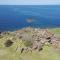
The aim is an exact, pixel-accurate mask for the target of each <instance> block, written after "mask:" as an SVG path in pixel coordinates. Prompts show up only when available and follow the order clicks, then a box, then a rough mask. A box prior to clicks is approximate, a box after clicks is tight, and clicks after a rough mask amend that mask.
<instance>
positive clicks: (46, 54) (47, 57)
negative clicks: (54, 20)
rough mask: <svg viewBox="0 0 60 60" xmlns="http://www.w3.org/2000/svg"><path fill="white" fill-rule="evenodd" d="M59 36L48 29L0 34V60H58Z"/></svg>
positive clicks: (32, 29)
mask: <svg viewBox="0 0 60 60" xmlns="http://www.w3.org/2000/svg"><path fill="white" fill-rule="evenodd" d="M59 51H60V34H55V33H52V32H51V30H49V29H39V28H23V29H21V30H17V31H14V32H10V31H8V32H0V59H1V60H28V59H30V60H40V59H41V60H60V57H59V56H60V53H59Z"/></svg>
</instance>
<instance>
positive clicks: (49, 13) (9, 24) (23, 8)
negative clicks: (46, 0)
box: [0, 5, 60, 31]
mask: <svg viewBox="0 0 60 60" xmlns="http://www.w3.org/2000/svg"><path fill="white" fill-rule="evenodd" d="M28 20H31V22H29V21H28ZM26 27H34V28H60V5H0V31H15V30H18V29H22V28H26Z"/></svg>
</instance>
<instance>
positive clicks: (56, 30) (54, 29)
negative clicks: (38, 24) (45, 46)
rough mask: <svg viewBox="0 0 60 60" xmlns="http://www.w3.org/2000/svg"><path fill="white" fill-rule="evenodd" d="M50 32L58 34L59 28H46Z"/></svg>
mask: <svg viewBox="0 0 60 60" xmlns="http://www.w3.org/2000/svg"><path fill="white" fill-rule="evenodd" d="M48 30H49V31H50V32H52V33H54V34H60V28H51V29H48Z"/></svg>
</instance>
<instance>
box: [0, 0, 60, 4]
mask: <svg viewBox="0 0 60 60" xmlns="http://www.w3.org/2000/svg"><path fill="white" fill-rule="evenodd" d="M0 5H60V0H0Z"/></svg>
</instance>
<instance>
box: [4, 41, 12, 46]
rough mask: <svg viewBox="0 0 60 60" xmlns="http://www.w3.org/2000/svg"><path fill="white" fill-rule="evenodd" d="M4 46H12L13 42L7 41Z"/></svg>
mask: <svg viewBox="0 0 60 60" xmlns="http://www.w3.org/2000/svg"><path fill="white" fill-rule="evenodd" d="M4 44H5V46H6V47H10V46H11V45H12V44H13V42H12V41H11V40H7V41H6V42H5V43H4Z"/></svg>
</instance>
